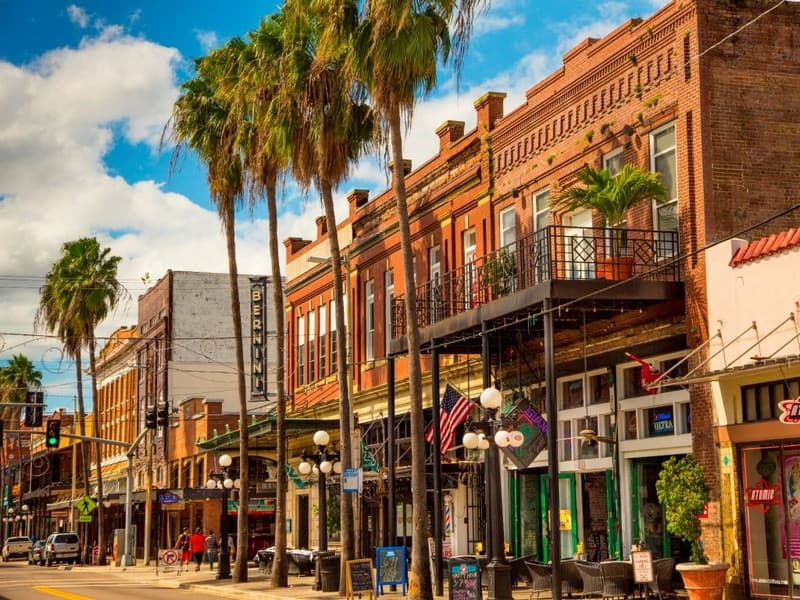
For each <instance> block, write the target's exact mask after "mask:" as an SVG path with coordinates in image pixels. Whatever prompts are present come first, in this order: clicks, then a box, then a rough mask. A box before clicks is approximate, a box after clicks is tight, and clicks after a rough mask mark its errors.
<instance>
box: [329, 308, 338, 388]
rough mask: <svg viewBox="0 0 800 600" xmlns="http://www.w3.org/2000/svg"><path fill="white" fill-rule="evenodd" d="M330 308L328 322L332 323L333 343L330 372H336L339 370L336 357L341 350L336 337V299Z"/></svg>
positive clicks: (331, 336) (330, 329)
mask: <svg viewBox="0 0 800 600" xmlns="http://www.w3.org/2000/svg"><path fill="white" fill-rule="evenodd" d="M328 307H329V310H328V314H329V315H330V317H329V318H328V322H329V323H330V328H329V331H330V332H331V335H330V338H331V341H330V344H331V362H330V372H331V373H335V372H336V371H337V368H338V367H337V365H336V358H337V356H338V351H339V341H338V339H337V338H336V300H331V301H330V304H329V305H328Z"/></svg>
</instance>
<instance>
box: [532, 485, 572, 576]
mask: <svg viewBox="0 0 800 600" xmlns="http://www.w3.org/2000/svg"><path fill="white" fill-rule="evenodd" d="M539 489H540V491H541V497H540V502H539V504H540V506H541V507H542V512H541V519H542V521H541V522H542V532H543V535H542V546H543V548H542V550H543V551H542V559H543V560H544V561H548V560H550V539H549V536H550V534H551V531H550V527H549V525H548V524H549V522H550V477H549V476H548V475H547V474H543V475H540V483H539ZM558 502H559V511H558V521H559V522H558V523H557V527H558V534H559V536H560V540H561V557H562V558H570V557H572V556H575V554H576V551H577V546H578V508H577V506H576V503H575V473H559V474H558Z"/></svg>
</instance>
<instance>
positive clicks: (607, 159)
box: [603, 147, 623, 175]
mask: <svg viewBox="0 0 800 600" xmlns="http://www.w3.org/2000/svg"><path fill="white" fill-rule="evenodd" d="M622 161H623V153H622V148H621V147H620V148H617V149H616V150H612V151H611V152H609V153H607V154H604V155H603V168H604V169H608V173H609V175H616V174H617V173H619V172H620V170H621V169H622V164H623V163H622Z"/></svg>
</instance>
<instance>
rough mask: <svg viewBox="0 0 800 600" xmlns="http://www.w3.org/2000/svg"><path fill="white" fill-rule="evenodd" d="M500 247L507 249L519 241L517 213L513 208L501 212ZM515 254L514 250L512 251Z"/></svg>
mask: <svg viewBox="0 0 800 600" xmlns="http://www.w3.org/2000/svg"><path fill="white" fill-rule="evenodd" d="M498 220H499V221H500V247H501V248H505V247H506V246H509V245H510V244H513V243H514V242H516V241H517V212H516V209H515V208H514V207H513V206H509V207H508V208H505V209H503V210H501V211H500V215H499V219H498ZM510 251H511V252H513V251H514V250H513V249H510Z"/></svg>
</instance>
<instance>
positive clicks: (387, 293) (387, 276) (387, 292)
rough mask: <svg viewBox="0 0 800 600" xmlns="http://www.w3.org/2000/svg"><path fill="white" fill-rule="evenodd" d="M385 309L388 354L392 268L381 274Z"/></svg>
mask: <svg viewBox="0 0 800 600" xmlns="http://www.w3.org/2000/svg"><path fill="white" fill-rule="evenodd" d="M383 281H384V295H383V297H384V298H385V303H386V306H385V309H384V332H385V336H384V337H385V338H386V350H385V356H389V343H390V342H391V341H392V299H393V298H394V270H393V269H389V270H388V271H386V272H385V273H384V274H383Z"/></svg>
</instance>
